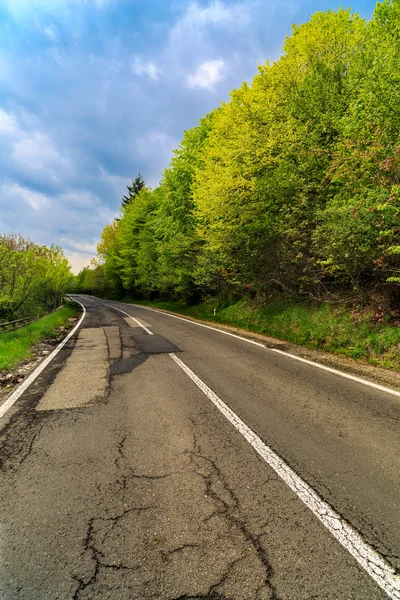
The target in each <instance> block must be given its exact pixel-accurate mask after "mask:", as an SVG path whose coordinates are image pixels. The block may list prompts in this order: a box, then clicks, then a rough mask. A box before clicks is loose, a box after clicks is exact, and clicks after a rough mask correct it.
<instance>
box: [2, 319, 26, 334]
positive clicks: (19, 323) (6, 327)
mask: <svg viewBox="0 0 400 600" xmlns="http://www.w3.org/2000/svg"><path fill="white" fill-rule="evenodd" d="M29 321H30V319H29V317H25V319H17V320H16V321H9V322H8V323H0V333H4V332H5V331H12V330H13V329H18V328H19V327H23V326H24V325H27V324H28V323H29Z"/></svg>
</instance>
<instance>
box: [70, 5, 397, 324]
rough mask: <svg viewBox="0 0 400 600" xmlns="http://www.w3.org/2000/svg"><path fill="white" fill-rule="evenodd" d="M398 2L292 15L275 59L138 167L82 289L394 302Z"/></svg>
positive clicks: (176, 296) (189, 298)
mask: <svg viewBox="0 0 400 600" xmlns="http://www.w3.org/2000/svg"><path fill="white" fill-rule="evenodd" d="M399 134H400V0H393V1H385V2H382V3H378V4H377V5H376V8H375V11H374V15H373V18H372V19H371V20H370V21H366V20H364V19H362V18H361V17H360V16H359V15H358V14H354V13H352V12H351V11H350V10H343V9H339V10H338V11H337V12H334V11H327V12H318V13H315V14H314V15H313V16H312V17H311V19H310V21H309V22H307V23H304V24H302V25H299V26H297V25H295V26H293V30H292V34H291V36H289V37H287V38H286V40H285V43H284V48H283V52H282V55H281V56H280V58H279V59H278V60H277V61H276V62H274V63H272V64H270V63H269V62H267V63H266V64H264V65H261V66H259V67H258V72H257V74H256V75H255V77H254V79H253V81H252V82H251V84H247V83H243V84H242V86H241V87H240V88H239V89H236V90H233V91H232V92H231V94H230V100H229V102H226V103H222V104H221V105H220V106H219V107H218V108H216V109H215V110H213V111H212V112H210V113H209V114H207V115H206V116H204V118H202V119H200V121H199V123H198V125H197V126H196V127H194V128H193V129H189V130H187V131H185V132H184V136H183V140H182V142H181V143H180V145H179V147H178V148H177V149H176V150H175V151H174V155H173V158H172V160H171V163H170V165H169V166H168V168H166V170H165V171H164V174H163V177H162V179H161V182H160V184H159V186H158V187H156V188H155V189H150V188H149V187H148V186H146V185H145V182H144V181H143V179H142V178H141V177H140V176H139V177H137V178H136V179H135V180H134V181H133V182H132V185H131V186H128V191H127V195H126V196H125V197H124V199H123V201H122V204H121V210H120V216H119V218H118V219H115V220H114V221H113V222H112V223H110V224H108V225H107V226H106V227H105V228H104V230H103V232H102V237H101V241H100V243H99V245H98V257H97V260H98V266H97V267H96V268H95V269H92V270H90V269H86V270H85V271H84V272H82V273H81V274H80V275H79V276H78V279H77V282H78V288H80V289H82V290H86V291H92V292H95V293H96V292H97V293H98V294H103V295H108V296H113V297H119V298H122V297H124V296H130V297H134V298H139V299H140V298H142V299H146V298H147V299H150V300H155V299H169V300H174V301H177V300H179V301H182V302H186V303H188V304H190V303H192V304H195V303H197V302H199V301H201V300H204V299H205V298H208V297H213V298H216V299H217V300H218V303H219V304H220V305H223V304H224V303H226V302H227V301H229V300H230V301H232V299H234V298H236V299H237V298H249V299H252V300H254V301H256V302H259V303H261V304H262V303H268V302H270V301H271V299H274V298H290V299H292V300H293V301H295V302H300V303H301V302H307V301H312V302H324V303H332V304H335V303H345V304H347V305H358V306H366V305H371V304H374V303H375V304H376V305H379V306H380V307H381V308H382V307H383V309H384V310H385V311H387V312H390V311H391V310H395V308H396V306H398V303H399V300H400V285H399V284H400V136H399Z"/></svg>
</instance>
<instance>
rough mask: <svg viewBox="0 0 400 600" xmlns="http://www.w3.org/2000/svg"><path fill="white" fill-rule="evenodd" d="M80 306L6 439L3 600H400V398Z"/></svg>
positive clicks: (213, 335)
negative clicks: (74, 326) (71, 330)
mask: <svg viewBox="0 0 400 600" xmlns="http://www.w3.org/2000/svg"><path fill="white" fill-rule="evenodd" d="M76 299H77V300H79V301H80V302H81V303H83V304H84V305H85V307H86V310H87V314H86V316H85V318H84V320H83V323H82V326H81V328H80V330H79V333H77V334H76V335H75V336H73V338H71V340H70V341H69V342H68V343H67V344H66V346H65V347H64V348H63V349H62V350H61V351H60V352H59V354H58V355H57V357H55V358H54V359H53V360H52V361H51V362H50V364H49V365H48V366H47V368H46V369H45V370H44V371H43V372H42V373H41V374H40V375H39V377H38V378H37V379H36V380H35V382H34V383H33V384H32V385H31V386H30V387H29V388H28V389H27V390H26V391H25V392H24V394H23V395H22V396H21V397H20V398H19V399H18V401H17V402H16V403H15V404H14V405H13V406H12V407H11V408H10V410H8V412H7V413H6V414H5V415H4V416H3V418H2V419H1V421H0V426H1V450H0V458H1V465H2V471H1V495H0V502H1V523H0V526H1V537H0V540H1V546H0V548H1V563H0V598H2V599H3V598H4V599H5V600H14V599H15V600H16V599H18V600H22V599H23V600H44V599H51V600H55V599H60V600H64V599H65V600H67V599H71V600H72V599H74V600H84V599H85V600H89V599H99V600H100V599H101V600H104V599H106V598H110V599H113V600H119V599H121V600H128V599H133V598H139V599H162V600H184V599H190V598H204V599H206V598H210V599H217V600H218V599H219V600H228V599H232V600H233V599H234V600H236V599H237V600H247V599H248V600H267V599H268V600H297V599H298V600H300V599H301V600H303V599H304V600H311V599H321V600H328V599H342V600H350V599H360V600H374V599H384V598H388V597H392V598H400V587H397V589H396V586H398V585H399V580H398V577H397V576H396V573H398V572H399V568H400V527H399V512H400V511H399V499H400V469H399V464H400V463H399V454H400V452H399V417H400V397H399V396H396V395H393V394H390V393H388V392H385V391H382V390H379V389H377V388H374V387H369V386H367V385H364V384H362V383H360V382H357V381H352V380H349V379H346V378H344V377H341V376H339V375H337V374H334V373H331V372H329V371H326V370H323V369H319V368H316V367H315V366H313V365H310V364H307V363H304V362H300V361H296V360H294V359H293V358H291V357H290V356H286V355H285V354H280V353H277V352H274V351H273V350H271V349H267V348H265V347H262V346H260V345H256V344H253V343H250V342H249V341H247V340H245V339H240V338H238V337H234V336H230V335H226V334H224V333H221V332H220V331H217V330H214V329H212V328H211V329H210V328H205V327H201V326H199V325H196V324H194V323H192V322H190V321H186V320H182V319H176V318H174V317H171V316H169V315H166V314H163V313H160V312H155V311H150V310H148V309H145V308H141V307H137V306H133V305H129V304H122V303H118V302H108V301H102V300H99V299H97V298H94V297H90V296H76ZM121 310H122V311H123V312H120V311H121ZM130 316H131V317H133V318H131V317H130ZM246 436H247V437H246ZM249 441H250V443H249ZM265 448H267V450H265ZM263 453H264V454H263ZM274 461H275V462H274ZM285 478H286V482H285V481H284V479H285ZM288 483H289V485H288ZM314 494H315V495H314ZM324 503H327V505H328V507H327V508H326V505H325V504H324ZM331 509H332V510H333V511H334V513H333V514H334V515H337V517H338V520H336V521H335V518H336V517H332V516H331V513H330V512H329V511H330V510H331ZM327 511H328V512H327ZM339 520H340V522H339ZM330 523H333V525H332V526H331V531H329V526H330ZM338 523H339V526H340V527H339V529H340V531H338V532H337V531H336V529H337V527H338ZM332 531H333V533H334V534H335V535H336V537H335V535H332ZM352 531H355V532H357V533H358V534H359V537H356V538H354V539H353V538H352V537H351V536H352V533H351V532H352ZM349 532H350V533H349ZM349 540H350V541H349ZM354 540H355V541H354ZM352 546H356V551H355V554H354V553H353V555H352V551H353V550H352ZM369 552H371V553H372V554H371V555H370V554H369ZM357 553H358V554H357ZM377 554H379V555H380V556H381V557H382V558H383V559H384V568H383V569H382V568H381V566H379V565H378V566H377V565H376V564H375V563H374V560H375V558H374V557H376V556H377ZM371 556H372V559H371ZM378 558H379V557H378ZM360 561H361V562H360ZM363 561H364V563H366V564H363ZM371 568H372V571H373V572H374V573H377V575H376V577H374V576H371ZM385 568H386V570H387V572H386V571H385ZM382 582H383V583H382ZM385 586H386V587H385Z"/></svg>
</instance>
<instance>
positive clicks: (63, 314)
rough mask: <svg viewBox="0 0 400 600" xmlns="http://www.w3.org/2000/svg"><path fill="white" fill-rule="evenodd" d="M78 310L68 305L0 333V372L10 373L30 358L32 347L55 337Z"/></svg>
mask: <svg viewBox="0 0 400 600" xmlns="http://www.w3.org/2000/svg"><path fill="white" fill-rule="evenodd" d="M77 311H78V308H77V307H76V306H75V305H74V304H72V303H71V304H70V303H68V304H67V305H66V306H63V307H62V308H60V309H59V310H56V311H55V312H53V313H51V314H50V315H47V316H45V317H42V318H41V319H39V320H38V321H35V322H34V323H31V324H30V325H26V326H25V327H20V328H19V329H16V330H15V331H9V332H6V333H0V371H10V370H11V369H12V368H13V367H15V365H16V364H18V363H19V362H20V361H24V360H27V359H28V358H31V357H32V350H31V349H32V346H34V345H35V344H38V343H39V342H41V341H42V340H44V339H48V338H52V337H56V335H57V333H56V330H57V329H58V328H59V327H61V326H62V325H65V324H66V323H67V322H68V319H69V318H70V317H75V316H76V314H77Z"/></svg>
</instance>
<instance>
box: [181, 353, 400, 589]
mask: <svg viewBox="0 0 400 600" xmlns="http://www.w3.org/2000/svg"><path fill="white" fill-rule="evenodd" d="M169 356H170V357H171V358H172V359H173V360H174V361H175V362H176V364H177V365H179V367H180V368H181V369H182V370H183V371H184V372H185V373H186V374H187V375H188V376H189V377H190V379H191V380H192V381H193V382H194V383H195V384H196V385H197V387H198V388H200V390H201V391H202V392H203V393H204V394H205V395H206V396H207V398H209V400H211V402H212V403H213V404H214V405H215V406H216V407H217V408H218V410H220V411H221V413H222V414H223V415H224V416H225V417H226V418H227V419H228V421H229V422H230V423H231V424H232V425H233V426H234V427H235V428H236V429H237V431H239V432H240V433H241V434H242V436H243V437H244V438H245V439H246V440H247V441H248V442H249V443H250V444H251V445H252V446H253V448H254V450H255V451H256V452H257V453H258V454H259V455H260V456H261V457H262V458H263V459H264V460H265V462H266V463H267V464H268V465H269V466H270V467H272V469H273V470H274V471H275V472H276V473H277V474H278V475H279V477H281V479H283V481H285V483H286V484H287V485H288V486H289V487H290V489H291V490H293V491H294V493H295V494H297V496H298V497H299V498H300V500H302V502H304V504H305V505H306V506H307V507H308V508H309V509H310V510H311V511H312V512H313V513H314V515H315V516H316V517H317V518H318V519H319V520H320V521H321V522H322V523H323V525H324V526H325V527H326V528H327V529H328V530H329V531H330V532H331V533H332V535H334V536H335V538H336V539H337V540H338V541H339V542H340V544H341V545H342V546H343V547H344V548H345V549H346V550H347V551H348V552H349V553H350V554H351V555H352V556H353V557H354V558H355V559H356V561H357V562H358V563H359V565H361V566H362V567H363V569H364V570H365V571H366V572H367V573H368V574H369V575H370V576H371V577H372V579H374V581H376V583H377V584H378V585H379V587H380V588H381V589H382V590H383V591H384V592H386V594H387V595H388V596H389V598H391V599H392V600H400V577H399V576H398V575H396V572H395V571H394V569H393V568H392V567H391V566H390V564H389V563H387V562H386V561H385V560H384V559H383V558H382V557H381V556H380V555H379V554H378V553H377V552H375V550H374V549H373V548H371V546H369V545H368V544H367V543H366V542H365V541H364V540H363V539H362V537H361V536H360V535H359V533H357V531H356V530H355V529H353V527H351V525H349V524H348V523H347V522H346V521H345V520H344V519H343V518H342V517H341V516H340V515H339V514H338V513H337V512H336V511H335V510H334V509H333V508H332V507H331V506H329V504H327V503H326V502H325V501H324V500H322V498H320V497H319V496H318V494H317V493H316V492H315V491H314V490H313V489H312V488H311V487H310V486H309V485H308V484H307V483H306V482H305V481H303V479H301V477H299V475H297V473H295V472H294V471H293V470H292V469H291V468H290V467H289V465H287V464H286V463H285V461H284V460H283V459H282V458H281V457H280V456H278V455H277V454H276V453H275V452H274V451H273V450H272V449H271V448H270V447H269V446H267V445H266V444H264V442H263V441H262V440H261V438H259V437H258V435H257V434H256V433H254V431H252V430H251V429H250V428H249V427H248V426H247V425H246V423H244V421H242V420H241V419H240V417H238V415H237V414H236V413H234V412H233V410H231V409H230V408H229V406H227V405H226V404H225V402H223V401H222V400H221V398H219V396H217V394H215V392H213V391H212V389H210V388H209V387H208V386H207V385H206V384H205V383H204V381H202V380H201V379H200V378H199V377H197V375H196V374H195V373H194V372H193V371H192V370H191V369H190V368H189V367H188V366H187V365H186V364H185V363H184V362H182V360H181V359H180V358H178V357H177V356H176V354H173V353H170V354H169Z"/></svg>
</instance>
